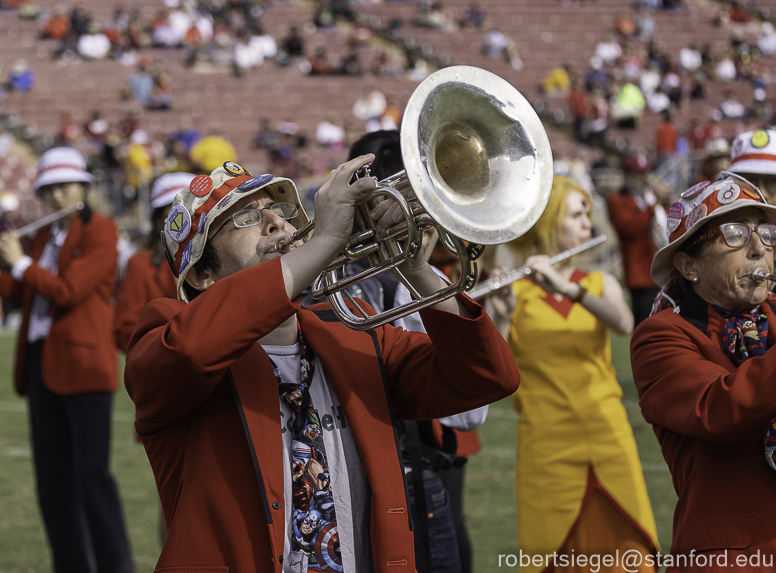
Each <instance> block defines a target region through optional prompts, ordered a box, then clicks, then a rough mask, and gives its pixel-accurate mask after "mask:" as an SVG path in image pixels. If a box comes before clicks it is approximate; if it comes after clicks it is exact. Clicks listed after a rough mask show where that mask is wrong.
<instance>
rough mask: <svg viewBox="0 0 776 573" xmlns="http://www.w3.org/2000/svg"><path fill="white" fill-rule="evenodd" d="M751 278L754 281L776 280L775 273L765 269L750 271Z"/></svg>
mask: <svg viewBox="0 0 776 573" xmlns="http://www.w3.org/2000/svg"><path fill="white" fill-rule="evenodd" d="M752 280H753V281H754V282H756V283H761V282H763V281H764V280H769V281H773V280H776V275H772V274H769V273H768V271H766V270H765V269H755V270H754V272H753V273H752Z"/></svg>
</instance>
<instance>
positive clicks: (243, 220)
mask: <svg viewBox="0 0 776 573" xmlns="http://www.w3.org/2000/svg"><path fill="white" fill-rule="evenodd" d="M262 211H272V212H273V213H274V214H275V215H277V216H278V217H280V218H281V219H284V220H285V221H288V220H290V219H293V218H294V217H296V215H297V213H299V207H298V206H297V205H294V204H293V203H287V202H282V203H273V204H272V205H270V206H269V207H262V208H261V209H254V208H251V209H241V210H240V211H237V212H236V213H235V214H233V215H232V216H231V217H229V218H228V219H227V220H226V221H224V223H223V224H222V225H221V226H220V227H219V228H218V230H217V231H216V232H215V233H213V236H212V237H210V239H208V240H209V241H212V240H213V239H215V238H216V235H217V234H218V233H220V232H221V229H223V228H224V227H225V226H226V224H227V223H228V222H229V221H231V222H232V224H233V225H234V226H235V228H237V229H245V228H246V227H253V226H254V225H258V224H259V223H261V212H262Z"/></svg>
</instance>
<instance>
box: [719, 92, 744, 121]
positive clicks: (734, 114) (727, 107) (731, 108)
mask: <svg viewBox="0 0 776 573" xmlns="http://www.w3.org/2000/svg"><path fill="white" fill-rule="evenodd" d="M719 110H720V111H721V112H722V116H723V117H726V118H728V119H738V118H740V117H744V112H746V108H745V107H744V104H742V103H741V102H740V101H738V98H736V96H735V94H733V91H732V90H726V91H725V95H724V97H723V98H722V101H721V102H720V104H719Z"/></svg>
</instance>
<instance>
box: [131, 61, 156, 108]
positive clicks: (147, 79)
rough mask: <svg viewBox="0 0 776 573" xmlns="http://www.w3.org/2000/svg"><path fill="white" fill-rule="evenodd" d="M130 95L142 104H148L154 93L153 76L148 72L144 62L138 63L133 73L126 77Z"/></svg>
mask: <svg viewBox="0 0 776 573" xmlns="http://www.w3.org/2000/svg"><path fill="white" fill-rule="evenodd" d="M127 87H128V89H129V95H130V97H131V98H132V99H133V100H134V101H136V102H138V103H139V104H142V105H143V106H146V105H149V104H150V103H151V101H152V98H153V95H154V77H153V76H152V75H151V74H150V73H149V72H148V69H147V68H146V65H145V64H139V65H138V66H137V70H136V71H135V73H133V74H132V75H130V76H129V78H128V79H127Z"/></svg>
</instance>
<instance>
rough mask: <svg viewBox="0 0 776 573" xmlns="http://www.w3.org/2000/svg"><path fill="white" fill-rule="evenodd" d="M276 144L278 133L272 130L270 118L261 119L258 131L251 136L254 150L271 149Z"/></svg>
mask: <svg viewBox="0 0 776 573" xmlns="http://www.w3.org/2000/svg"><path fill="white" fill-rule="evenodd" d="M277 142H278V132H277V131H275V130H274V129H273V128H272V118H269V117H262V118H261V119H260V120H259V131H258V132H257V133H256V135H255V136H253V143H252V146H253V148H254V149H273V148H274V147H275V146H276V145H277Z"/></svg>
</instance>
